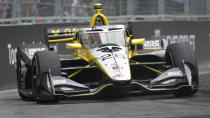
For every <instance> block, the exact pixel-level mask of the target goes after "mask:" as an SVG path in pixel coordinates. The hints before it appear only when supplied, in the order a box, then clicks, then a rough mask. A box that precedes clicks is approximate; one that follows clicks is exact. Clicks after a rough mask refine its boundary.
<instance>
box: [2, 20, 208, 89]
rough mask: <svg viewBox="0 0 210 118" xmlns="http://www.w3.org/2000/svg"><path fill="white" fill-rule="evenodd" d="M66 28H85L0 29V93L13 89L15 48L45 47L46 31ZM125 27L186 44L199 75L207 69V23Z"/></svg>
mask: <svg viewBox="0 0 210 118" xmlns="http://www.w3.org/2000/svg"><path fill="white" fill-rule="evenodd" d="M124 24H126V23H124ZM66 25H68V26H77V25H80V26H81V25H83V26H84V25H87V24H53V25H52V24H38V25H19V26H1V27H0V38H1V39H0V54H1V55H0V75H1V76H0V89H9V88H15V87H16V69H15V63H16V55H15V54H16V53H15V52H16V49H17V47H18V45H20V44H22V43H26V44H27V43H40V42H41V43H44V38H45V28H46V27H50V26H66ZM128 25H129V28H130V29H131V30H132V33H133V35H134V38H140V37H151V36H154V35H164V36H166V38H167V39H168V40H170V41H171V42H177V41H182V40H187V41H189V42H190V43H191V44H192V45H193V47H194V48H195V50H196V55H197V57H198V62H199V69H200V71H203V70H206V69H208V68H210V63H209V60H210V54H209V51H210V47H209V39H210V37H209V33H210V22H182V21H180V22H170V21H169V22H130V23H128ZM207 72H208V71H207Z"/></svg>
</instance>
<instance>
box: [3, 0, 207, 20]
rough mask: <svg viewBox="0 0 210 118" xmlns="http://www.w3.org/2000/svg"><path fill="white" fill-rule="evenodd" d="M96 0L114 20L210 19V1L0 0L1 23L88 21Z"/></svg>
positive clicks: (109, 17)
mask: <svg viewBox="0 0 210 118" xmlns="http://www.w3.org/2000/svg"><path fill="white" fill-rule="evenodd" d="M97 2H100V3H103V4H104V6H103V9H104V10H103V13H104V14H105V15H106V16H108V19H109V20H111V21H112V22H116V21H136V20H210V0H0V23H4V24H5V23H45V22H47V23H51V22H87V21H89V20H90V18H91V16H92V15H93V14H94V10H93V4H94V3H97Z"/></svg>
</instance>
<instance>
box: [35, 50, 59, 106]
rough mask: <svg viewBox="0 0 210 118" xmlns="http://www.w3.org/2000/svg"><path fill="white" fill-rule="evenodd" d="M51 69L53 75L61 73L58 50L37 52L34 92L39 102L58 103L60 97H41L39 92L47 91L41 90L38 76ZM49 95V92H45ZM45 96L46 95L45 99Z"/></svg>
mask: <svg viewBox="0 0 210 118" xmlns="http://www.w3.org/2000/svg"><path fill="white" fill-rule="evenodd" d="M49 70H50V74H51V75H52V76H60V75H61V65H60V60H59V56H58V54H57V53H56V52H53V51H41V52H36V54H35V55H34V58H33V69H32V78H33V81H32V93H33V96H34V99H35V100H36V101H37V103H57V102H59V99H58V98H56V97H55V96H52V95H51V96H50V97H49V96H42V97H39V95H38V92H39V93H43V92H45V91H39V90H40V82H39V81H38V79H37V77H39V76H40V75H41V74H42V73H44V72H48V71H49ZM44 94H45V95H48V93H47V92H46V93H43V95H44ZM43 97H46V98H44V99H43Z"/></svg>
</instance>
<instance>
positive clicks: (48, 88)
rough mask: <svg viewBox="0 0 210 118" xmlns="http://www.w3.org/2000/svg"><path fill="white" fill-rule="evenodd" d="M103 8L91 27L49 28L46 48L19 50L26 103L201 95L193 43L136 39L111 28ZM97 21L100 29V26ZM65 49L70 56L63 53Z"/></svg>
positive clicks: (19, 83)
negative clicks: (111, 95) (112, 96)
mask: <svg viewBox="0 0 210 118" xmlns="http://www.w3.org/2000/svg"><path fill="white" fill-rule="evenodd" d="M100 5H101V4H96V7H95V9H96V11H97V12H98V13H97V14H95V15H94V17H93V19H92V21H91V23H90V27H78V28H77V27H74V28H72V27H65V28H59V30H56V31H55V30H54V29H53V28H49V29H48V31H47V36H46V37H47V38H46V41H47V44H46V45H45V44H25V45H21V46H20V47H19V48H18V51H17V87H18V92H19V95H20V97H21V98H23V99H24V100H35V101H37V102H58V101H59V100H60V99H62V98H63V97H79V96H95V95H101V94H104V93H111V92H110V91H118V92H121V91H122V90H126V91H127V90H128V92H133V93H136V91H141V92H153V91H170V92H172V93H173V94H174V95H175V96H190V95H193V94H195V93H196V92H197V89H198V87H199V80H198V67H197V62H196V58H195V54H194V51H193V50H192V49H191V47H190V45H189V44H188V43H176V44H168V43H167V40H166V39H164V38H157V39H145V38H140V39H133V38H132V35H130V34H129V32H128V29H127V28H126V27H125V26H124V25H109V23H108V21H107V19H106V17H105V16H104V15H103V14H101V13H100V11H101V7H100ZM98 19H100V21H102V23H100V25H96V24H98V23H97V20H98ZM101 24H102V25H101ZM57 29H58V28H57ZM71 29H74V30H73V31H74V32H72V30H71ZM60 44H61V46H62V45H63V44H64V46H62V47H65V48H66V50H68V51H67V52H68V53H67V54H65V55H64V54H62V52H61V51H60V50H59V46H60Z"/></svg>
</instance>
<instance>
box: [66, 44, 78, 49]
mask: <svg viewBox="0 0 210 118" xmlns="http://www.w3.org/2000/svg"><path fill="white" fill-rule="evenodd" d="M66 48H67V49H80V48H82V45H81V44H80V43H67V44H66Z"/></svg>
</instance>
